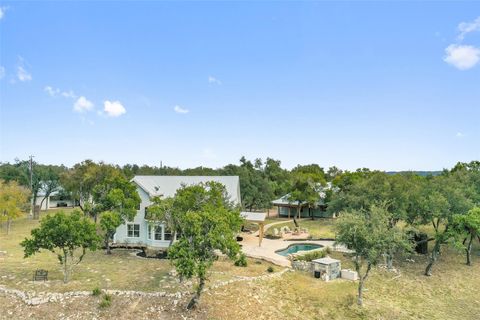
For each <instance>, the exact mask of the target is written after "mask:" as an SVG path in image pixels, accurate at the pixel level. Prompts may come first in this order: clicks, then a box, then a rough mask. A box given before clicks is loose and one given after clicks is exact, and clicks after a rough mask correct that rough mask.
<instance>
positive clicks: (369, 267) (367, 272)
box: [357, 263, 372, 306]
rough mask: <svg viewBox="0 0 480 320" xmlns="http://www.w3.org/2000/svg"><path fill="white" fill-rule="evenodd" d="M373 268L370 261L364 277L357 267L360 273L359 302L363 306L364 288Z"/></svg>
mask: <svg viewBox="0 0 480 320" xmlns="http://www.w3.org/2000/svg"><path fill="white" fill-rule="evenodd" d="M371 269H372V265H371V264H370V263H368V266H367V271H366V272H365V275H364V276H363V277H362V276H361V275H360V272H359V271H360V269H359V268H357V273H358V275H359V281H358V297H357V304H358V305H359V306H363V289H364V285H365V281H366V280H367V278H368V275H369V273H370V270H371Z"/></svg>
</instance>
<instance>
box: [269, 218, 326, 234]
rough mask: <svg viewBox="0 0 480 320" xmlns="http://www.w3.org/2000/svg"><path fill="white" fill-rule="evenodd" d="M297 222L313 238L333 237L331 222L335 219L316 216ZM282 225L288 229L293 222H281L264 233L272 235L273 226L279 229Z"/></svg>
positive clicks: (292, 227)
mask: <svg viewBox="0 0 480 320" xmlns="http://www.w3.org/2000/svg"><path fill="white" fill-rule="evenodd" d="M275 221H281V220H275ZM275 221H273V222H275ZM297 222H298V225H299V226H300V228H307V229H308V232H309V233H310V235H311V236H312V238H314V239H316V238H335V233H334V232H333V228H332V227H333V224H334V223H335V219H328V218H316V219H315V220H311V219H301V220H297ZM283 226H287V227H289V228H290V229H294V228H295V224H294V223H293V222H286V223H281V224H277V225H275V226H272V227H271V228H269V229H268V230H267V232H266V234H267V235H271V236H272V235H273V234H274V233H273V229H274V228H277V229H280V228H281V227H283Z"/></svg>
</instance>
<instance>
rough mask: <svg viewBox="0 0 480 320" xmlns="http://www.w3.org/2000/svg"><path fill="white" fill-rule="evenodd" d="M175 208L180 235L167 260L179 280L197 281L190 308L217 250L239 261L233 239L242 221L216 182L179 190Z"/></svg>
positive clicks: (196, 300)
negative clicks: (174, 269)
mask: <svg viewBox="0 0 480 320" xmlns="http://www.w3.org/2000/svg"><path fill="white" fill-rule="evenodd" d="M174 207H175V208H174V210H173V211H172V212H173V215H174V216H175V221H176V224H175V226H174V229H175V230H176V231H181V234H180V238H179V239H178V240H177V241H176V242H175V243H173V245H172V246H171V247H170V248H169V250H168V257H169V258H170V259H171V261H172V263H173V265H174V266H175V268H176V270H177V272H178V274H179V275H180V277H182V278H187V279H190V278H192V277H196V278H197V280H198V285H197V288H196V291H195V293H194V295H193V296H192V299H191V300H190V302H189V303H188V306H187V308H188V309H191V308H193V307H195V306H196V305H197V303H198V301H199V299H200V295H201V293H202V291H203V289H204V287H205V282H206V280H207V271H208V269H209V268H210V267H211V266H212V264H213V262H214V261H215V260H216V259H217V258H218V256H217V253H216V251H217V250H218V251H220V252H222V253H223V254H226V255H227V256H228V257H229V258H230V259H232V260H234V259H237V258H238V255H239V251H240V246H239V245H238V243H237V241H236V239H235V236H236V234H237V233H238V232H239V231H240V228H241V225H242V218H241V217H240V212H239V210H237V209H234V208H232V206H231V205H230V204H229V201H228V199H227V198H226V190H225V187H224V186H223V185H221V184H219V183H215V182H209V183H206V184H201V185H196V186H188V187H187V186H184V187H182V188H181V189H179V190H178V191H177V193H176V195H175V200H174Z"/></svg>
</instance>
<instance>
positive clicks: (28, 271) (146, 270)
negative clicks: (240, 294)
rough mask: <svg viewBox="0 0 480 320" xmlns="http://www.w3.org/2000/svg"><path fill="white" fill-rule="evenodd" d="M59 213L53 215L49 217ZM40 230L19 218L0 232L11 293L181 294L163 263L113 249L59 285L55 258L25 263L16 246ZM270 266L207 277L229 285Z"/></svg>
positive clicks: (221, 265) (226, 267) (88, 258)
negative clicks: (42, 276)
mask: <svg viewBox="0 0 480 320" xmlns="http://www.w3.org/2000/svg"><path fill="white" fill-rule="evenodd" d="M55 212H58V211H56V210H52V211H51V213H55ZM38 225H39V221H38V220H30V219H27V218H22V219H18V220H15V221H14V222H13V224H12V229H11V231H10V234H9V235H8V236H7V235H6V234H5V230H0V251H6V252H7V253H6V254H0V284H2V285H6V286H7V287H10V288H17V289H22V290H36V291H55V292H64V291H72V290H92V289H93V288H95V287H99V288H104V289H119V290H141V291H178V290H180V289H182V290H184V289H185V287H182V286H181V285H180V284H179V283H178V281H177V280H176V279H175V278H173V277H171V276H169V275H168V273H169V272H170V271H171V270H172V269H173V268H172V266H171V265H170V263H169V261H168V260H166V259H144V258H140V257H137V256H135V252H134V251H130V250H122V249H115V250H113V251H112V255H106V254H105V253H104V251H103V250H101V249H100V250H98V251H96V252H88V253H87V254H86V255H85V257H84V260H83V261H82V262H81V263H80V264H79V265H77V266H76V267H75V269H74V272H73V275H72V278H71V280H70V282H69V283H68V284H64V283H63V274H62V270H61V266H60V264H59V262H58V259H57V257H56V256H55V254H53V253H51V252H49V251H44V252H41V253H38V254H36V255H34V256H32V257H29V258H26V259H25V258H23V248H22V247H21V246H20V245H19V243H20V242H21V241H22V240H23V239H24V238H25V237H27V236H29V235H30V230H31V229H33V228H35V227H37V226H38ZM268 266H270V264H269V263H267V262H262V263H261V264H257V263H255V260H253V259H249V264H248V266H247V267H246V268H242V267H235V266H233V262H231V261H226V260H223V259H219V261H217V262H216V263H215V264H214V266H213V268H212V272H211V274H210V277H209V279H210V280H211V282H215V281H218V280H226V279H231V278H232V277H235V276H256V275H261V274H265V273H267V272H266V269H267V268H268ZM36 269H46V270H48V271H49V281H47V282H45V283H43V282H36V283H33V282H32V276H33V272H34V271H35V270H36Z"/></svg>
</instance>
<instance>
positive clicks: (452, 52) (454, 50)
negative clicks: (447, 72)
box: [443, 44, 480, 70]
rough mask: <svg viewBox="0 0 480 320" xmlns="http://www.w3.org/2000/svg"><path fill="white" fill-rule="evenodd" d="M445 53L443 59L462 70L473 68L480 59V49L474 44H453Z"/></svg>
mask: <svg viewBox="0 0 480 320" xmlns="http://www.w3.org/2000/svg"><path fill="white" fill-rule="evenodd" d="M445 53H446V56H445V57H444V58H443V61H445V62H446V63H448V64H451V65H452V66H454V67H455V68H457V69H460V70H467V69H470V68H473V67H474V66H475V65H476V64H477V63H478V61H479V60H480V49H479V48H476V47H474V46H468V45H458V44H451V45H449V46H448V47H447V48H445Z"/></svg>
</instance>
